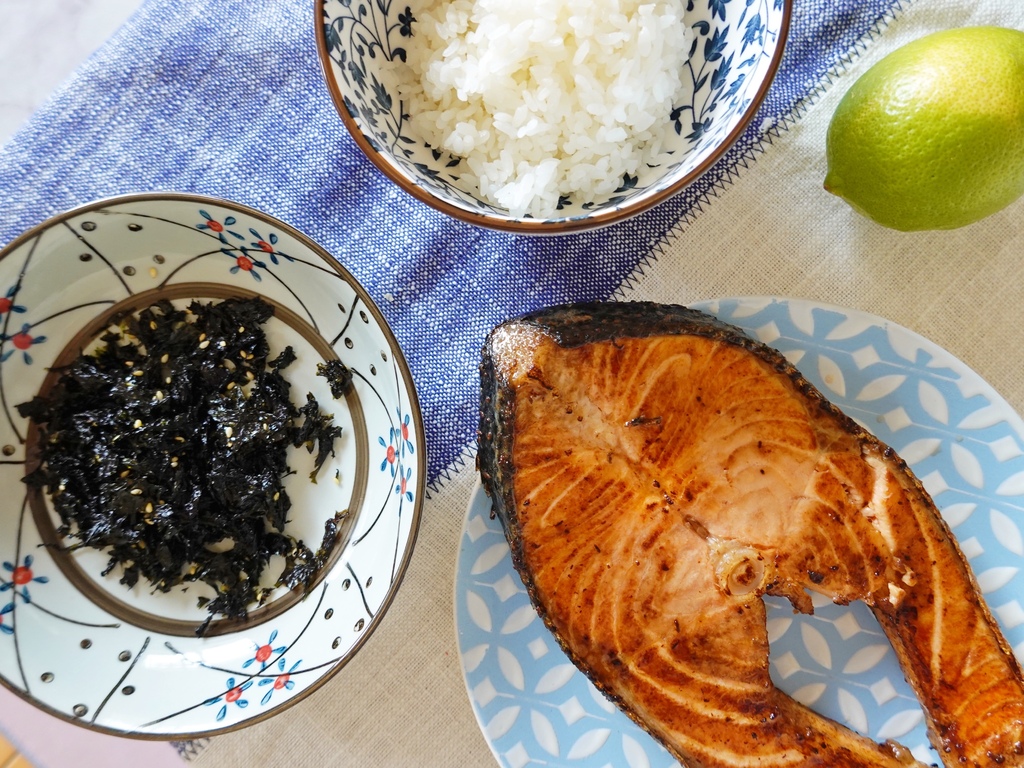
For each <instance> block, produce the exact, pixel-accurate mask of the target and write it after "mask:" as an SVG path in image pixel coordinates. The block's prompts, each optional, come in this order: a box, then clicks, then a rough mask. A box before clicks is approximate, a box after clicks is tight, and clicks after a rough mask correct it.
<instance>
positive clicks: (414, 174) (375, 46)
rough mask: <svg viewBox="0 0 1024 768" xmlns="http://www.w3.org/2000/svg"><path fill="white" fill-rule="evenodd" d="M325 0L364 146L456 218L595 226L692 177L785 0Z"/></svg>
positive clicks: (330, 40)
mask: <svg viewBox="0 0 1024 768" xmlns="http://www.w3.org/2000/svg"><path fill="white" fill-rule="evenodd" d="M407 1H408V3H409V4H408V5H405V4H402V3H392V2H390V0H318V2H319V6H320V10H321V23H320V24H319V25H318V26H317V45H318V49H319V54H320V60H321V64H322V66H323V70H324V74H325V77H326V81H327V85H328V88H329V90H330V92H331V95H332V98H333V99H334V102H335V104H336V105H337V107H338V111H339V113H340V114H341V117H342V119H343V121H344V123H345V125H346V127H347V128H348V130H349V132H350V133H351V135H352V137H353V138H354V140H355V142H356V143H357V144H358V145H359V147H360V148H361V149H362V150H363V152H365V154H366V155H367V157H368V158H369V159H370V160H371V161H372V162H373V163H374V164H375V165H376V166H377V167H378V168H379V169H380V170H381V171H382V172H383V173H384V174H385V175H386V176H387V177H388V178H390V179H391V180H392V181H394V182H395V183H397V184H398V185H399V186H400V187H402V188H403V189H404V190H405V191H407V192H408V193H409V194H411V195H413V196H414V197H416V198H417V199H419V200H422V201H423V202H425V203H427V204H429V205H431V206H433V207H434V208H436V209H438V210H440V211H442V212H444V213H446V214H448V215H451V216H453V217H455V218H457V219H460V220H462V221H466V222H469V223H472V224H476V225H480V226H484V227H490V228H494V229H499V230H505V231H511V232H519V233H527V234H561V233H568V232H576V231H580V230H585V229H592V228H596V227H600V226H606V225H608V224H612V223H615V222H618V221H622V220H624V219H626V218H629V217H631V216H634V215H636V214H638V213H640V212H642V211H645V210H647V209H649V208H651V207H653V206H655V205H657V204H658V203H660V202H663V201H665V200H667V199H668V198H670V197H672V196H673V195H675V194H676V193H678V192H679V191H680V190H682V189H683V188H685V187H686V186H687V185H689V184H690V183H692V182H693V181H694V180H695V179H697V178H698V177H699V176H700V175H701V174H703V173H704V172H705V171H706V170H707V169H708V168H709V167H711V166H712V165H713V164H714V163H715V161H716V160H718V159H719V158H720V157H721V155H722V154H723V153H724V152H725V151H726V150H727V149H728V147H729V146H730V145H731V144H732V143H733V142H734V141H735V139H736V138H737V137H738V136H739V135H740V133H741V132H742V131H743V130H744V128H745V127H746V126H747V124H748V123H749V122H750V120H751V119H752V118H753V116H754V114H755V112H756V111H757V109H758V107H759V106H760V104H761V102H762V100H763V99H764V96H765V93H766V92H767V90H768V87H769V85H770V83H771V80H772V78H773V77H774V75H775V72H776V70H777V69H778V66H779V62H780V60H781V58H782V52H783V48H784V46H785V39H786V34H787V31H788V27H789V19H790V14H791V4H792V0H407Z"/></svg>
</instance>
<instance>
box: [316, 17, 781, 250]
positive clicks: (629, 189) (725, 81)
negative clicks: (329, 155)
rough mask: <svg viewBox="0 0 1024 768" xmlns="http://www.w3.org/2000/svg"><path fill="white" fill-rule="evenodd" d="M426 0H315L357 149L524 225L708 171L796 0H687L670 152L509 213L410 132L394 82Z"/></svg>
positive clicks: (489, 215)
mask: <svg viewBox="0 0 1024 768" xmlns="http://www.w3.org/2000/svg"><path fill="white" fill-rule="evenodd" d="M423 2H424V0H408V4H406V3H404V2H403V3H395V2H391V0H379V1H377V0H317V9H318V12H319V19H318V23H317V29H316V36H317V47H318V50H319V54H320V61H321V64H322V66H323V70H324V73H325V76H326V80H327V85H328V87H329V89H330V92H331V96H332V98H333V99H334V102H335V104H336V106H337V108H338V111H339V112H340V114H341V117H342V119H343V121H344V123H345V125H346V127H347V128H348V130H349V132H350V133H351V134H352V136H353V138H354V139H355V141H356V144H358V146H359V147H360V149H362V150H363V152H365V154H366V155H367V157H368V158H369V159H370V160H371V161H372V162H373V163H374V164H375V165H376V166H377V167H378V168H379V169H380V170H381V171H382V172H383V173H384V174H385V175H386V176H387V177H388V178H389V179H391V180H392V181H393V182H395V183H396V184H398V185H399V186H400V187H401V188H402V189H404V190H405V191H406V192H408V193H409V194H411V195H413V197H415V198H417V199H419V200H421V201H423V202H425V203H427V204H429V205H431V206H433V207H434V208H436V209H438V210H440V211H442V212H444V213H446V214H449V215H451V216H453V217H455V218H457V219H460V220H462V221H466V222H469V223H472V224H477V225H480V226H484V227H490V228H494V229H499V230H505V231H511V232H519V233H526V234H563V233H567V232H574V231H580V230H585V229H592V228H596V227H600V226H605V225H608V224H612V223H615V222H618V221H621V220H624V219H627V218H629V217H631V216H634V215H636V214H638V213H640V212H642V211H644V210H647V209H648V208H651V207H652V206H655V205H657V204H658V203H661V202H663V201H665V200H667V199H668V198H670V197H672V196H673V195H675V194H676V193H678V192H679V191H681V190H682V189H683V188H685V187H686V186H687V185H689V184H690V183H692V182H693V181H694V180H696V179H697V178H698V177H700V176H701V175H702V174H703V173H704V172H705V171H707V170H708V168H710V167H711V166H712V165H713V164H714V163H715V162H716V161H717V160H718V159H719V158H720V157H721V156H722V154H723V153H724V152H725V151H726V150H727V149H728V148H729V146H730V145H731V144H732V143H733V142H734V141H735V140H736V138H738V136H739V135H740V134H741V132H742V131H743V130H744V128H745V127H746V126H747V124H748V123H749V122H750V121H751V119H752V118H753V116H754V114H755V113H756V112H757V109H758V107H759V106H760V104H761V102H762V100H763V99H764V96H765V93H766V92H767V90H768V87H769V85H770V84H771V81H772V79H773V77H774V75H775V72H776V70H777V69H778V66H779V62H780V61H781V59H782V53H783V48H784V46H785V40H786V35H787V32H788V29H789V21H790V15H791V11H792V0H686V3H685V5H686V8H685V17H686V19H687V23H688V24H689V25H690V27H691V28H692V30H693V33H694V34H693V50H692V53H691V56H690V59H689V61H688V62H687V64H686V71H685V73H684V75H683V81H684V82H685V83H688V84H689V88H688V93H687V95H686V98H685V99H684V100H683V101H682V103H679V104H676V105H675V106H674V108H673V109H672V110H671V112H670V114H666V115H665V120H664V133H665V146H666V148H667V149H669V150H671V151H672V152H673V154H674V158H675V159H674V161H673V162H671V163H663V164H661V165H660V166H657V167H647V168H646V169H644V170H643V171H642V172H641V173H639V174H637V176H635V177H633V176H628V175H627V177H626V178H624V179H623V183H622V185H621V186H620V188H619V189H617V190H615V191H614V192H613V193H612V194H610V195H607V196H605V197H604V198H602V199H597V200H594V201H591V202H581V201H578V200H574V199H572V198H571V197H569V198H563V199H562V202H561V204H560V208H559V211H558V215H557V216H556V217H552V218H548V219H540V218H531V217H529V216H526V217H519V218H516V217H513V216H511V215H510V214H509V212H508V211H507V210H503V209H501V208H499V207H497V206H495V205H494V204H492V203H489V202H487V201H486V200H484V199H483V198H482V197H481V195H480V192H479V189H477V188H476V182H475V181H474V180H472V174H470V173H469V172H468V169H467V170H465V172H464V169H466V163H465V162H464V161H461V162H460V160H459V158H457V157H456V158H453V157H452V156H451V155H449V154H448V153H447V152H442V151H439V150H437V149H435V148H433V147H431V146H429V145H428V144H427V143H425V141H424V140H423V139H422V138H421V137H419V136H417V135H416V134H415V131H414V128H413V127H412V125H411V121H410V119H409V114H408V107H407V104H405V103H404V101H403V99H402V97H401V95H400V93H399V82H400V75H399V73H398V71H397V69H396V68H400V67H403V66H406V65H405V62H406V58H407V51H408V50H409V48H410V47H411V46H414V45H416V44H417V42H418V40H419V39H422V36H421V37H419V38H418V37H417V25H418V23H419V22H418V21H417V12H418V10H419V8H421V7H422V6H423Z"/></svg>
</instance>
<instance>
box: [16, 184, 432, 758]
mask: <svg viewBox="0 0 1024 768" xmlns="http://www.w3.org/2000/svg"><path fill="white" fill-rule="evenodd" d="M422 440H423V429H422V421H421V417H420V413H419V408H418V403H417V399H416V393H415V389H414V387H413V383H412V378H411V376H410V373H409V370H408V367H407V365H406V363H405V360H404V358H403V356H402V353H401V350H400V349H399V346H398V344H397V342H396V340H395V338H394V336H393V335H392V333H391V331H390V330H389V328H388V326H387V323H386V321H385V319H384V317H383V316H382V314H381V313H380V311H379V310H378V309H377V307H376V306H375V305H374V303H373V301H372V300H371V299H370V297H369V296H368V295H367V293H366V291H365V290H364V289H363V288H362V287H361V286H360V285H359V283H358V282H357V281H356V280H355V279H354V278H353V277H352V275H351V274H350V273H349V272H348V271H347V270H345V268H344V267H343V266H341V265H340V264H339V263H338V262H337V261H336V260H335V259H334V258H333V257H331V256H330V254H328V253H326V252H325V251H324V250H323V249H322V248H320V247H319V246H318V245H316V244H315V243H314V242H312V241H311V240H310V239H309V238H307V237H306V236H304V235H303V234H301V233H300V232H297V231H296V230H294V229H293V228H291V227H290V226H288V225H287V224H285V223H283V222H281V221H278V220H276V219H274V218H272V217H270V216H267V215H265V214H263V213H260V212H259V211H256V210H253V209H251V208H248V207H245V206H242V205H239V204H236V203H232V202H228V201H225V200H218V199H213V198H208V197H200V196H195V195H183V194H173V193H153V194H141V195H128V196H123V197H118V198H112V199H109V200H104V201H99V202H96V203H92V204H89V205H86V206H83V207H81V208H77V209H75V210H72V211H69V212H67V213H65V214H62V215H60V216H57V217H55V218H53V219H50V220H49V221H46V222H44V223H43V224H41V225H39V226H38V227H35V228H34V229H32V230H30V231H28V232H26V233H25V234H23V235H21V236H20V237H19V238H17V239H16V240H15V241H14V242H12V243H11V244H10V245H8V246H7V247H6V248H4V249H3V250H2V251H0V447H2V448H0V450H2V456H0V489H2V491H3V494H4V497H5V498H6V499H7V501H6V502H4V503H3V504H2V505H0V563H2V570H0V645H6V646H7V647H8V651H5V652H2V653H0V683H2V684H4V685H5V686H7V687H8V688H10V689H12V690H13V691H14V692H15V693H17V694H19V695H21V696H22V697H23V698H25V699H27V700H29V701H31V702H32V703H34V704H36V705H38V706H40V707H41V708H43V709H45V710H47V711H49V712H51V713H53V714H55V715H57V716H59V717H62V718H64V719H67V720H70V721H72V722H75V723H78V724H80V725H83V726H86V727H90V728H94V729H97V730H100V731H104V732H110V733H116V734H120V735H126V736H135V737H141V738H158V739H159V738H167V739H184V738H195V737H198V736H206V735H212V734H215V733H219V732H222V731H225V730H229V729H233V728H237V727H241V726H243V725H245V724H247V723H250V722H255V721H257V720H261V719H263V718H265V717H267V716H269V715H271V714H273V713H274V712H276V711H280V710H281V709H282V708H284V707H286V706H288V705H289V704H292V703H294V702H296V701H298V700H300V699H301V698H303V697H304V696H305V695H307V694H309V693H310V692H312V691H313V690H315V689H316V688H318V687H319V686H320V685H322V684H323V683H324V682H325V681H326V680H328V679H329V678H330V677H331V676H332V674H333V673H334V672H336V671H337V670H338V669H340V667H341V666H342V665H344V664H345V663H346V662H347V661H348V660H349V659H350V658H351V657H352V656H353V654H355V653H356V651H357V650H358V649H359V648H360V647H361V646H362V644H363V643H364V642H365V640H366V638H367V637H368V636H369V634H370V633H371V632H372V631H373V629H374V628H375V627H376V626H377V625H378V623H379V622H380V621H381V619H382V617H383V615H384V613H385V611H386V610H387V608H388V606H389V605H390V603H391V601H392V599H393V597H394V595H395V593H396V591H397V589H398V587H399V584H400V582H401V580H402V576H403V575H404V573H405V570H406V566H407V564H408V561H409V558H410V556H411V552H412V547H413V544H414V541H415V538H416V532H417V529H418V525H419V518H420V513H421V506H422V499H423V482H424V468H425V452H424V450H423V445H422ZM83 654H87V658H86V657H85V656H83Z"/></svg>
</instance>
